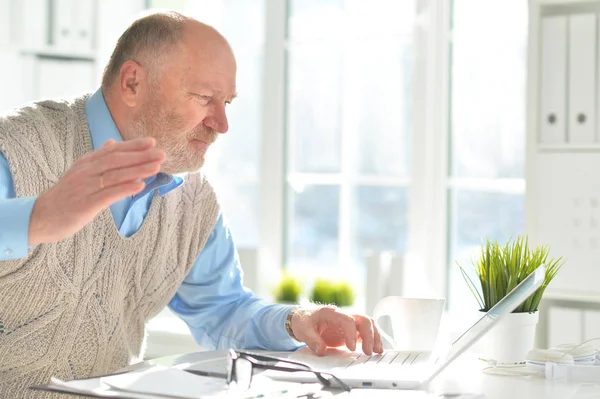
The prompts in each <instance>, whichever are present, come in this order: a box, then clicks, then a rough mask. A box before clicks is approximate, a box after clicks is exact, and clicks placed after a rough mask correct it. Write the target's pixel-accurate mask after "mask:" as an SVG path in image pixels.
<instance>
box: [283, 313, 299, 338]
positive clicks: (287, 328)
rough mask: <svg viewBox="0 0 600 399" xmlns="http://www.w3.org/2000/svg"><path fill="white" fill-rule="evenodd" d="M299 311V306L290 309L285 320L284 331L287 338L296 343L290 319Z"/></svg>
mask: <svg viewBox="0 0 600 399" xmlns="http://www.w3.org/2000/svg"><path fill="white" fill-rule="evenodd" d="M299 311H300V307H299V306H297V307H294V308H292V310H290V312H289V313H288V315H287V317H286V319H285V331H287V333H288V334H289V336H290V337H291V338H292V339H294V340H296V341H298V338H296V336H295V335H294V328H293V327H292V318H293V317H294V315H296V313H298V312H299Z"/></svg>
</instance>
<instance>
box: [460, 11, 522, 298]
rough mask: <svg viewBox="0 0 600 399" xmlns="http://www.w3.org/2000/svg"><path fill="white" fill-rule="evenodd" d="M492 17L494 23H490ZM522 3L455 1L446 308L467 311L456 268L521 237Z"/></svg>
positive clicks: (465, 291) (466, 294)
mask: <svg viewBox="0 0 600 399" xmlns="http://www.w3.org/2000/svg"><path fill="white" fill-rule="evenodd" d="M492 16H493V17H492ZM526 69H527V2H525V1H521V0H510V1H507V0H502V1H481V0H454V2H453V30H452V44H451V97H450V109H451V111H450V118H451V124H450V131H449V134H450V143H451V144H450V148H449V151H450V157H449V158H450V171H449V184H448V196H449V209H448V213H449V219H450V223H449V226H450V232H449V235H448V236H449V238H450V240H449V248H448V255H449V273H448V276H449V280H448V285H449V300H450V307H451V308H454V307H457V308H460V307H462V306H463V305H464V306H465V307H467V306H468V307H469V308H471V307H472V304H473V303H475V302H473V301H474V299H473V297H472V295H471V293H470V291H469V290H468V289H467V288H466V285H465V282H464V281H463V278H462V276H461V274H460V271H459V270H458V266H457V265H456V263H455V260H456V261H458V262H460V264H461V265H463V266H467V269H468V268H470V266H471V256H472V254H473V253H474V251H477V250H478V249H479V248H480V247H481V244H482V242H483V241H484V240H485V239H486V238H489V239H492V240H494V239H497V240H499V241H500V242H504V241H506V240H508V239H509V238H514V237H516V236H517V235H518V234H521V233H522V232H523V230H524V226H523V221H524V216H523V211H524V191H525V180H524V165H525V161H524V159H525V125H526V121H525V117H526V114H525V112H526V107H525V98H526V95H525V94H526Z"/></svg>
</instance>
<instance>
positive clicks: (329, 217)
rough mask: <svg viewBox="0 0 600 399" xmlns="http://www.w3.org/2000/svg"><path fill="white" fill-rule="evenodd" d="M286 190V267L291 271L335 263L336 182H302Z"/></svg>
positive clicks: (337, 188) (338, 198) (336, 260)
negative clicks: (295, 187)
mask: <svg viewBox="0 0 600 399" xmlns="http://www.w3.org/2000/svg"><path fill="white" fill-rule="evenodd" d="M288 192H289V193H290V212H289V213H290V220H289V223H288V225H289V226H290V228H289V230H288V231H289V236H288V256H287V259H288V265H287V266H288V268H289V270H291V271H292V272H293V273H294V272H298V273H306V271H307V269H313V270H314V269H319V268H332V267H336V266H337V263H338V231H339V200H340V190H339V187H338V186H325V185H323V186H321V185H312V186H305V187H303V188H302V189H301V190H296V191H294V190H292V189H290V190H289V191H288Z"/></svg>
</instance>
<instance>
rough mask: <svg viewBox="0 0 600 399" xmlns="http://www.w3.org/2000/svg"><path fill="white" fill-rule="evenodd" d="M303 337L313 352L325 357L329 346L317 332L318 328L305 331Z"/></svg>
mask: <svg viewBox="0 0 600 399" xmlns="http://www.w3.org/2000/svg"><path fill="white" fill-rule="evenodd" d="M301 334H302V335H303V337H302V340H303V341H304V343H305V344H306V345H308V347H309V348H310V349H312V351H313V352H315V353H316V354H317V356H323V355H325V351H326V350H327V344H325V341H323V338H321V335H320V334H319V332H318V331H317V329H316V328H311V329H310V330H307V331H304V332H303V333H301Z"/></svg>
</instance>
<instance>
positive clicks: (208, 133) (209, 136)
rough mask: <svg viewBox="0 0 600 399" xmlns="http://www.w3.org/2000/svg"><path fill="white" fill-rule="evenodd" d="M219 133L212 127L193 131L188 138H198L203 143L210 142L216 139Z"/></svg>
mask: <svg viewBox="0 0 600 399" xmlns="http://www.w3.org/2000/svg"><path fill="white" fill-rule="evenodd" d="M218 136H219V133H217V132H216V131H214V130H213V129H202V131H201V132H197V133H193V134H191V135H190V140H200V141H204V142H205V143H208V144H212V143H214V142H215V141H217V137H218Z"/></svg>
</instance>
